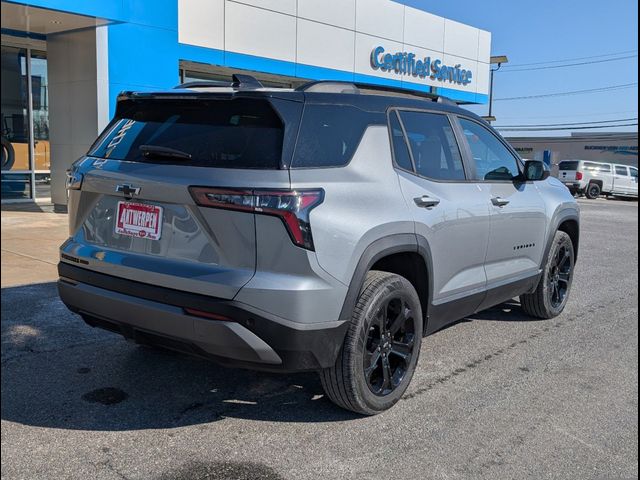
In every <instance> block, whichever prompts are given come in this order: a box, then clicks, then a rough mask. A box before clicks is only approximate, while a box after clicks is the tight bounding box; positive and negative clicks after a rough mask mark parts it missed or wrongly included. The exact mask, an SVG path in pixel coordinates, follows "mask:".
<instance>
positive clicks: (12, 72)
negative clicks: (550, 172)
mask: <svg viewBox="0 0 640 480" xmlns="http://www.w3.org/2000/svg"><path fill="white" fill-rule="evenodd" d="M490 47H491V34H490V33H489V32H486V31H484V30H480V29H477V28H474V27H471V26H468V25H464V24H461V23H458V22H456V21H453V20H449V19H446V18H442V17H438V16H435V15H432V14H430V13H429V12H426V11H423V10H420V9H417V8H413V7H410V6H408V5H405V4H404V3H403V2H402V1H401V0H83V1H77V0H33V1H2V202H3V203H6V202H24V201H26V202H29V201H34V200H35V201H52V202H53V203H54V204H55V206H56V207H57V208H59V209H62V210H63V209H64V208H65V205H66V200H67V197H66V191H65V188H64V181H65V171H66V169H67V168H68V167H69V165H70V164H71V163H72V162H73V161H74V160H76V159H77V158H79V157H80V156H82V155H83V154H84V153H85V152H86V151H87V150H88V148H89V146H90V145H91V143H92V142H93V140H94V139H95V138H96V136H97V135H98V133H99V132H100V131H101V130H102V129H103V128H104V127H105V126H106V125H107V124H108V122H109V120H110V118H111V117H112V115H113V114H114V111H115V103H116V98H117V95H118V93H119V92H121V91H124V90H157V89H168V88H172V87H174V86H175V85H177V84H179V83H182V82H188V81H196V80H230V79H231V75H232V74H233V73H236V72H241V73H250V74H251V75H254V76H255V77H256V78H258V79H259V80H260V81H262V83H263V84H264V85H266V86H283V87H294V88H295V87H296V86H298V85H300V84H302V83H305V82H307V81H309V80H316V79H323V80H327V79H328V80H343V81H355V82H361V83H372V84H379V85H388V86H393V87H399V88H405V89H412V90H419V91H423V92H431V93H435V94H440V95H445V96H447V97H450V98H452V99H454V100H456V101H458V102H460V103H486V101H487V99H488V93H489V57H490Z"/></svg>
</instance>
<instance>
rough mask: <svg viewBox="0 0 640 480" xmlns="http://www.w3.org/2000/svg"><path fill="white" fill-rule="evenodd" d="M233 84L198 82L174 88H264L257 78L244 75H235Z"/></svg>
mask: <svg viewBox="0 0 640 480" xmlns="http://www.w3.org/2000/svg"><path fill="white" fill-rule="evenodd" d="M231 78H232V81H231V82H224V81H222V80H198V81H195V82H186V83H181V84H180V85H177V86H175V87H173V88H174V89H178V88H215V87H218V88H220V87H226V88H229V87H231V88H237V89H238V90H256V89H258V88H264V85H262V83H260V81H259V80H257V79H256V78H255V77H252V76H251V75H242V74H239V73H237V74H234V75H233V76H232V77H231Z"/></svg>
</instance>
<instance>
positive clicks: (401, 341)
mask: <svg viewBox="0 0 640 480" xmlns="http://www.w3.org/2000/svg"><path fill="white" fill-rule="evenodd" d="M415 334H416V330H415V320H414V312H413V311H412V309H411V307H410V306H409V304H408V303H407V301H406V299H404V298H402V297H392V298H389V299H388V300H387V301H385V303H383V304H382V305H381V306H380V308H379V309H378V311H377V312H376V313H375V315H374V317H373V318H372V320H371V324H370V325H369V331H368V334H367V339H366V345H365V355H364V356H363V368H364V375H365V379H366V381H367V385H368V387H369V389H370V390H371V392H372V393H373V394H375V395H377V396H385V395H389V394H390V393H391V392H393V391H394V390H395V389H396V388H397V387H398V385H400V384H401V383H402V380H403V379H404V377H405V375H406V373H407V370H408V369H409V366H410V365H411V359H412V356H413V349H414V345H415Z"/></svg>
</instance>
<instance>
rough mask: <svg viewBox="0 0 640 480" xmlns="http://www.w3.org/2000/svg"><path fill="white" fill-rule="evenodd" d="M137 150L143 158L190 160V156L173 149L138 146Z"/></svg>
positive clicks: (157, 146)
mask: <svg viewBox="0 0 640 480" xmlns="http://www.w3.org/2000/svg"><path fill="white" fill-rule="evenodd" d="M138 150H140V151H141V152H142V154H143V155H144V156H145V157H163V158H180V159H183V160H191V154H190V153H187V152H183V151H182V150H176V149H175V148H169V147H161V146H160V145H140V146H139V147H138Z"/></svg>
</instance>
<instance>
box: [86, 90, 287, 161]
mask: <svg viewBox="0 0 640 480" xmlns="http://www.w3.org/2000/svg"><path fill="white" fill-rule="evenodd" d="M283 131H284V129H283V125H282V121H281V120H280V118H279V117H278V115H277V114H276V112H275V111H274V110H273V108H272V107H271V105H270V104H269V102H267V101H266V100H255V99H241V98H240V99H234V100H197V101H194V100H187V101H178V100H145V101H131V100H126V101H124V102H123V103H121V104H119V105H118V113H117V116H116V118H115V119H114V120H113V121H112V122H111V124H110V125H109V127H107V129H106V130H105V132H104V133H103V134H102V136H101V137H100V138H99V139H98V141H97V142H96V143H95V145H94V148H93V150H92V151H91V152H90V155H92V156H97V157H102V158H110V159H115V160H127V161H132V162H152V163H171V164H179V165H191V166H198V167H217V168H259V169H277V168H279V166H280V160H281V157H282V142H283ZM154 147H155V148H154ZM158 147H160V148H158ZM163 149H164V150H163ZM168 149H171V150H170V151H171V153H172V155H167V154H166V152H167V151H169V150H168ZM163 152H165V153H163ZM176 152H177V155H176ZM182 154H186V155H182ZM189 156H190V158H189Z"/></svg>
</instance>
